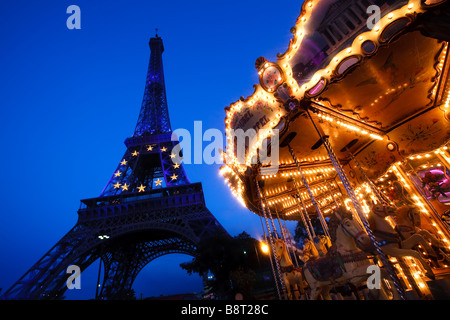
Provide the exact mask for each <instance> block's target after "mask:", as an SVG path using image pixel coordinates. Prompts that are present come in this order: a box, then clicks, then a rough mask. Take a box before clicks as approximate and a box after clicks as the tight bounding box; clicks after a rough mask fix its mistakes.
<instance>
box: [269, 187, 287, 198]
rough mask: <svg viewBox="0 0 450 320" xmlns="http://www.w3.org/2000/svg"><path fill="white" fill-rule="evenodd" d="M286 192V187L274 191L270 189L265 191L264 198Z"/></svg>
mask: <svg viewBox="0 0 450 320" xmlns="http://www.w3.org/2000/svg"><path fill="white" fill-rule="evenodd" d="M286 190H287V187H286V186H281V187H278V188H275V189H271V190H267V191H266V196H271V195H273V194H277V193H281V192H284V191H286Z"/></svg>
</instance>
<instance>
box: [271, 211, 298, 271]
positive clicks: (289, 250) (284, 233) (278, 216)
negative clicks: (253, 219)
mask: <svg viewBox="0 0 450 320" xmlns="http://www.w3.org/2000/svg"><path fill="white" fill-rule="evenodd" d="M275 213H276V214H277V219H278V224H279V225H280V230H281V235H282V237H283V240H284V243H286V250H287V251H288V254H289V256H291V255H293V256H294V259H295V265H296V266H297V267H298V263H297V257H296V256H295V252H294V251H293V250H292V248H291V249H289V246H287V243H288V237H287V236H286V232H285V231H284V230H283V225H282V224H281V219H280V215H279V214H278V210H277V207H276V206H275ZM284 225H285V227H286V221H284ZM286 230H287V227H286ZM289 244H290V245H292V243H291V239H290V237H289Z"/></svg>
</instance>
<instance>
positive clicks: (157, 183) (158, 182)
mask: <svg viewBox="0 0 450 320" xmlns="http://www.w3.org/2000/svg"><path fill="white" fill-rule="evenodd" d="M161 182H162V180H159V178H158V179H156V181H155V183H156V185H157V186H160V185H161Z"/></svg>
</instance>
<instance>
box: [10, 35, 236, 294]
mask: <svg viewBox="0 0 450 320" xmlns="http://www.w3.org/2000/svg"><path fill="white" fill-rule="evenodd" d="M149 45H150V50H151V55H150V62H149V66H148V73H147V79H146V83H145V90H144V97H143V101H142V106H141V111H140V113H139V118H138V121H137V125H136V129H135V132H134V134H133V136H132V137H131V138H128V139H126V140H125V145H126V147H127V149H126V151H125V154H124V156H123V157H122V159H121V160H120V161H119V164H118V166H117V168H116V170H115V171H114V173H113V174H112V177H111V179H110V180H109V181H108V183H107V184H106V186H105V188H104V189H103V191H102V193H101V194H100V196H99V197H96V198H91V199H85V200H81V206H80V209H79V210H78V221H77V223H76V225H75V226H74V227H73V228H72V229H71V230H70V231H69V232H68V233H67V234H66V235H65V236H64V237H63V238H62V239H61V240H59V241H58V242H57V243H56V245H55V246H53V248H51V249H50V250H49V251H48V252H47V253H46V254H45V255H44V256H43V257H42V258H41V259H40V260H39V261H38V262H37V263H36V264H35V265H34V266H33V267H32V268H31V269H30V270H28V271H27V272H26V273H25V274H24V275H23V276H22V277H21V278H20V279H19V280H18V281H17V282H16V283H15V284H14V285H13V286H12V287H11V288H10V289H8V290H7V291H6V292H5V293H4V295H3V298H5V299H59V298H61V297H62V295H63V293H64V291H65V290H66V289H67V287H66V281H67V278H68V276H69V275H70V274H67V268H68V266H69V265H77V266H79V267H80V269H81V272H83V270H84V269H86V268H87V267H88V266H89V265H90V264H92V263H93V262H94V261H96V260H97V259H99V258H100V259H101V262H102V263H103V265H104V276H103V283H102V285H101V289H100V291H99V293H98V297H101V298H102V299H126V298H127V297H128V295H129V294H130V290H131V287H132V284H133V281H134V279H135V278H136V276H137V275H138V273H139V272H140V271H141V270H142V268H143V267H144V266H145V265H147V264H148V263H149V262H150V261H152V260H154V259H156V258H158V257H160V256H162V255H165V254H169V253H184V254H188V255H191V256H196V254H197V253H196V252H197V251H196V250H197V245H198V243H199V242H200V241H201V240H202V239H205V238H207V237H209V236H212V235H217V234H222V235H225V236H228V233H227V232H226V230H225V229H224V228H223V227H222V226H221V225H220V223H219V222H218V221H217V220H216V219H215V217H214V216H213V215H212V214H211V212H210V211H209V210H208V208H207V207H206V204H205V199H204V195H203V189H202V185H201V183H190V182H189V180H188V178H187V176H186V173H185V172H184V169H183V166H182V164H177V163H174V161H173V159H174V155H175V154H172V149H173V148H174V146H176V145H177V144H178V141H177V139H174V141H172V129H171V126H170V118H169V111H168V107H167V96H166V89H165V84H164V72H163V64H162V53H163V51H164V46H163V42H162V39H161V38H160V37H158V35H156V36H155V37H154V38H151V39H150V43H149Z"/></svg>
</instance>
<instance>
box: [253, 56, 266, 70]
mask: <svg viewBox="0 0 450 320" xmlns="http://www.w3.org/2000/svg"><path fill="white" fill-rule="evenodd" d="M266 62H267V59H266V58H264V57H259V58H258V59H256V62H255V68H256V69H257V70H260V69H261V68H262V67H263V66H264V64H265V63H266Z"/></svg>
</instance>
